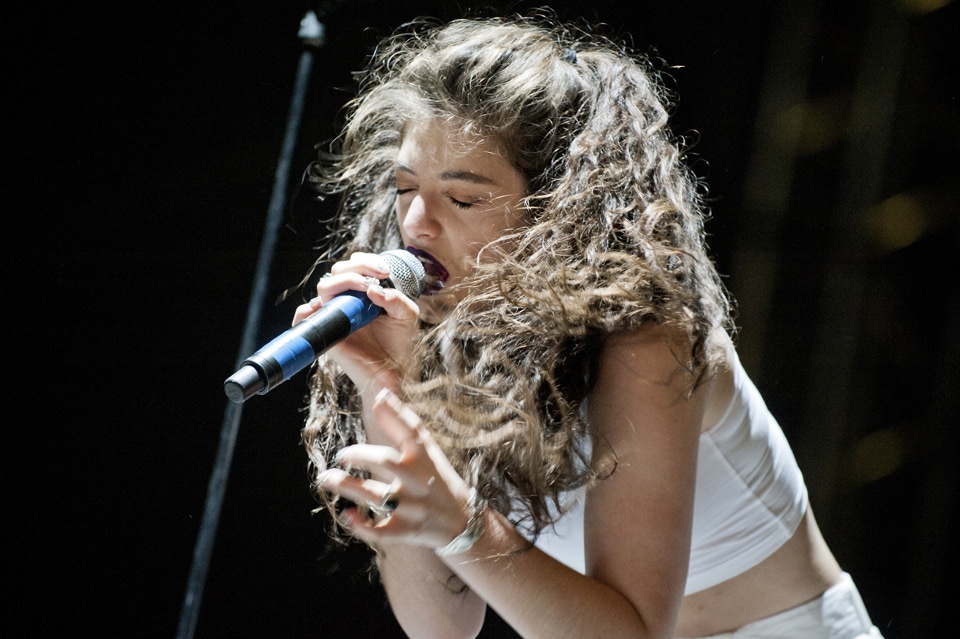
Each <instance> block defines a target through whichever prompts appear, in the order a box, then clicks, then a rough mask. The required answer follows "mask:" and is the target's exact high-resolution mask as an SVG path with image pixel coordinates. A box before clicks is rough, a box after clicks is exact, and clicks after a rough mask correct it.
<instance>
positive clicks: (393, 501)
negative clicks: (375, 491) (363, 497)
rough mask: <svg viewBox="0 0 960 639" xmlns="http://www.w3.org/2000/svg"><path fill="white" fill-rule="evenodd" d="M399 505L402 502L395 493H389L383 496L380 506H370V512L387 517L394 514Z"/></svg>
mask: <svg viewBox="0 0 960 639" xmlns="http://www.w3.org/2000/svg"><path fill="white" fill-rule="evenodd" d="M399 505H400V502H399V501H397V498H396V497H395V496H394V494H393V493H387V494H386V495H384V496H383V501H381V502H380V505H379V506H373V505H371V506H370V512H372V513H373V514H374V515H376V516H377V517H380V518H383V519H386V518H387V517H389V516H390V515H392V514H393V511H395V510H396V509H397V506H399Z"/></svg>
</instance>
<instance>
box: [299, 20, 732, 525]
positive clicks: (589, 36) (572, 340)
mask: <svg viewBox="0 0 960 639" xmlns="http://www.w3.org/2000/svg"><path fill="white" fill-rule="evenodd" d="M669 103H670V102H669V95H668V92H667V91H666V89H665V88H664V86H663V83H662V81H661V78H660V76H659V74H658V72H657V71H656V69H655V68H654V65H653V63H652V62H651V60H650V59H649V58H647V57H645V56H641V55H638V54H636V53H634V52H632V51H631V50H629V49H628V48H627V47H626V46H624V45H620V44H617V43H615V41H613V40H611V39H609V38H605V37H603V36H601V35H599V34H597V33H596V32H594V31H592V30H590V29H588V28H586V27H580V26H573V25H569V24H558V23H557V22H556V21H554V20H551V19H549V18H548V17H544V16H542V15H540V16H533V17H530V16H528V17H521V16H514V17H510V18H495V19H479V20H468V19H464V20H457V21H454V22H451V23H449V24H446V25H442V24H438V23H434V22H431V21H427V20H420V21H416V22H414V23H411V24H408V25H406V26H405V27H403V28H401V30H399V31H398V32H396V33H395V34H394V35H393V36H391V37H390V38H388V39H387V40H385V41H384V42H383V43H382V45H381V47H380V48H378V49H377V50H376V51H375V53H374V55H373V56H372V57H371V60H370V62H369V65H368V66H367V68H366V70H365V72H364V73H363V74H362V75H361V76H360V78H359V92H358V95H357V97H356V98H355V99H353V100H352V101H351V102H350V103H348V105H347V107H346V109H345V114H346V118H345V119H346V124H345V127H344V130H343V132H342V134H341V136H340V137H339V138H338V139H337V140H336V144H337V145H338V147H339V148H338V150H337V152H336V153H335V154H332V155H331V156H329V157H327V158H326V160H327V161H326V162H323V163H319V164H318V165H317V166H316V168H315V170H314V171H313V172H312V176H311V179H312V180H313V181H314V182H315V183H316V185H317V188H318V189H319V190H320V191H321V192H323V193H325V194H339V195H340V210H339V227H338V228H337V229H335V231H334V245H336V247H337V248H336V249H332V250H329V251H328V252H327V253H326V254H325V255H324V256H323V257H322V258H321V260H328V261H329V260H333V259H336V258H337V257H338V256H340V255H344V254H349V253H350V252H353V251H367V252H381V251H384V250H389V249H394V248H402V243H401V238H400V235H399V229H398V224H397V220H396V215H395V194H396V186H395V162H396V157H397V152H398V149H399V147H400V143H401V139H402V136H403V132H404V126H405V125H406V123H408V122H411V121H426V120H429V119H433V118H443V119H444V120H445V121H447V122H452V123H455V124H456V125H457V126H458V127H461V128H462V130H463V132H464V133H466V134H475V135H479V136H485V137H491V138H492V139H494V140H496V141H497V142H499V144H500V145H501V148H502V150H503V152H504V154H505V157H506V158H507V159H508V160H509V161H510V162H511V163H512V164H513V166H514V167H516V168H517V169H518V170H519V171H520V172H521V173H522V174H523V176H524V177H525V178H526V180H527V184H528V185H529V189H528V193H527V194H526V198H525V200H524V206H525V208H526V211H525V212H526V217H527V220H528V224H526V225H525V226H524V228H522V229H521V230H519V231H517V232H515V233H513V234H511V235H510V236H509V237H506V238H501V240H499V241H498V242H495V243H494V245H492V246H490V247H487V249H485V250H486V251H496V255H497V259H495V260H489V259H484V260H482V261H481V260H478V264H477V272H476V274H475V275H474V276H473V278H472V279H471V280H470V281H469V282H468V283H467V284H466V286H467V288H468V290H469V294H468V295H467V296H466V297H465V299H463V300H462V302H460V303H459V304H458V305H457V306H456V308H454V309H453V310H452V312H451V313H450V314H449V315H448V316H447V317H445V318H444V319H443V320H442V321H439V322H438V323H437V324H436V325H433V326H426V325H424V326H423V327H422V332H421V339H420V341H419V347H418V349H417V353H416V354H417V357H416V365H415V366H414V367H413V369H412V371H411V373H410V374H409V375H408V376H407V377H406V378H405V379H404V380H403V385H402V391H403V394H404V398H405V400H406V401H408V402H409V403H410V405H411V406H412V407H413V408H414V410H416V411H417V412H418V414H419V415H420V416H421V418H422V419H423V421H424V424H425V425H426V427H427V428H429V429H430V430H431V432H432V433H433V434H434V436H435V437H436V439H437V440H438V441H439V443H440V444H441V446H442V447H443V449H444V450H445V451H446V453H447V455H448V456H449V457H450V459H451V460H452V461H453V463H454V465H455V466H456V467H457V469H458V470H459V471H460V472H461V473H462V475H463V476H464V477H466V478H468V480H469V481H471V482H472V483H473V484H474V485H475V486H476V487H477V489H478V490H479V491H480V493H481V494H482V495H483V496H484V497H485V498H486V499H487V501H488V502H489V503H490V504H491V505H492V506H493V507H494V508H496V509H497V510H499V511H500V512H502V513H503V514H505V515H506V516H508V517H509V518H510V519H511V520H512V521H513V522H514V523H515V524H516V525H517V526H518V527H520V528H521V529H522V530H524V531H525V532H527V533H528V534H529V535H530V536H531V537H535V536H536V535H538V534H539V533H540V532H541V531H542V530H543V529H544V528H546V527H548V526H550V525H551V524H552V523H553V522H554V521H555V519H556V517H557V516H558V515H559V514H561V512H562V510H563V506H564V504H563V500H562V497H563V495H564V494H565V493H566V492H567V491H571V490H574V489H577V488H580V487H583V486H585V485H589V484H590V483H591V482H594V481H598V480H601V479H602V477H603V476H604V475H606V474H609V473H610V472H611V468H612V464H615V458H614V457H615V454H614V453H612V452H611V451H608V450H607V451H604V450H603V449H602V446H603V442H594V441H591V440H590V439H589V436H588V432H587V429H586V425H585V423H584V419H583V414H582V411H581V407H582V404H583V401H584V399H585V398H586V396H587V395H588V393H589V391H590V388H591V384H592V379H593V372H594V370H595V368H596V366H597V365H598V358H599V353H600V351H601V347H602V346H603V344H604V340H605V339H606V338H607V337H608V336H609V335H611V334H613V333H615V332H618V331H624V330H628V329H631V328H635V327H638V326H639V325H641V324H642V323H644V322H657V323H660V324H663V325H670V326H672V327H674V328H675V329H677V330H678V331H680V332H681V334H685V335H687V336H688V338H689V340H688V343H689V345H690V347H689V352H678V353H676V355H677V358H678V361H680V362H681V363H682V364H683V365H684V366H686V367H687V368H688V370H689V371H690V390H691V392H692V390H693V389H694V388H695V387H696V386H697V384H699V383H700V382H701V381H702V380H703V379H704V378H705V376H708V375H710V374H711V373H712V372H713V370H714V369H715V367H716V366H717V365H718V363H719V362H720V361H722V357H723V354H722V352H723V351H722V346H721V344H722V340H720V339H719V338H718V336H719V335H720V334H721V333H722V332H723V331H724V330H726V331H730V332H732V330H733V327H732V323H731V321H730V302H729V299H728V297H727V295H726V291H725V290H724V288H723V286H722V283H721V281H720V278H719V276H718V275H717V272H716V270H715V268H714V265H713V263H712V261H711V260H710V258H709V257H708V255H707V250H706V243H705V234H704V229H703V222H704V219H705V217H706V207H705V205H704V202H703V189H702V188H701V185H700V183H699V182H698V180H697V179H696V177H695V176H694V174H693V173H692V171H691V170H690V169H689V168H688V166H687V165H686V164H685V162H684V158H683V155H682V153H683V144H682V141H681V140H679V139H678V138H676V137H674V135H673V134H672V133H671V131H670V129H669V127H668V106H669ZM479 262H482V263H479ZM360 412H361V411H360V405H359V399H358V394H357V391H356V389H355V388H354V387H353V385H352V384H351V382H350V380H349V379H347V378H346V376H345V375H343V373H342V372H341V371H340V370H339V369H338V367H337V366H336V365H335V364H334V363H333V362H332V361H330V360H327V359H325V358H321V359H320V360H319V362H318V364H317V366H316V368H315V372H314V375H313V377H312V380H311V392H310V400H309V415H308V418H307V420H306V424H305V427H304V429H303V442H304V445H305V447H306V450H307V451H308V455H309V459H310V464H311V466H312V468H313V470H314V471H315V472H319V471H321V470H323V469H324V468H326V467H327V465H328V464H329V463H331V462H330V460H331V458H332V456H333V455H334V454H335V453H336V451H337V450H339V449H340V448H341V447H343V446H345V445H348V444H351V443H354V442H361V441H364V430H363V425H362V421H361V417H360ZM317 492H318V495H320V497H321V499H323V500H324V501H325V502H326V504H327V506H329V507H330V508H331V510H335V508H336V504H335V503H333V502H332V501H331V498H330V497H329V496H327V495H325V493H324V491H322V490H318V491H317Z"/></svg>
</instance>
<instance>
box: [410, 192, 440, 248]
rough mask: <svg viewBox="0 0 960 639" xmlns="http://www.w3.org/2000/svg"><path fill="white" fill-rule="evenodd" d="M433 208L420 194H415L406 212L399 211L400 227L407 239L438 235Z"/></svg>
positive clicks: (438, 230) (437, 222)
mask: <svg viewBox="0 0 960 639" xmlns="http://www.w3.org/2000/svg"><path fill="white" fill-rule="evenodd" d="M433 210H434V207H433V206H432V205H431V204H430V203H429V202H428V201H427V199H426V198H424V196H423V195H422V194H421V193H418V194H416V195H415V196H414V197H413V199H412V200H410V203H409V205H408V206H407V207H406V210H405V211H404V210H402V207H401V211H400V217H401V219H400V226H402V227H403V230H404V231H405V233H406V235H407V236H408V237H411V238H414V237H419V238H433V237H436V236H437V235H439V233H440V223H439V220H438V219H437V218H436V216H435V215H434V214H433Z"/></svg>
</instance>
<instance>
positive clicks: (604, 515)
mask: <svg viewBox="0 0 960 639" xmlns="http://www.w3.org/2000/svg"><path fill="white" fill-rule="evenodd" d="M685 345H686V342H685V340H684V339H683V338H682V337H678V336H676V335H671V333H670V332H669V331H668V330H667V329H664V328H663V327H660V326H656V325H649V326H645V327H643V328H641V329H639V330H637V331H634V332H632V333H630V334H629V335H625V336H618V337H615V338H613V339H612V340H611V341H610V342H609V343H608V344H607V345H605V347H604V351H603V355H602V358H601V364H600V370H599V374H598V377H597V381H596V384H595V386H594V388H593V390H592V391H591V394H590V397H589V399H588V402H587V417H588V421H589V424H590V429H591V433H592V434H593V435H594V455H595V457H596V456H599V455H613V456H614V459H615V462H616V467H615V469H614V470H613V472H612V474H611V475H610V476H609V477H606V478H605V479H603V480H601V481H600V482H599V483H598V484H597V485H596V486H595V487H593V488H592V489H591V490H590V492H589V494H588V496H587V500H586V513H585V514H586V517H585V526H584V534H585V544H586V549H585V550H586V569H587V573H588V574H589V575H590V576H592V577H594V578H596V579H598V580H599V581H602V582H604V583H606V584H607V585H609V586H611V587H613V588H614V589H616V590H617V591H618V592H620V593H622V594H623V595H624V596H625V597H626V598H627V599H629V600H630V602H631V603H632V604H633V606H634V607H635V608H636V610H637V612H638V614H639V615H640V616H641V618H642V619H643V621H644V623H646V624H647V625H648V626H652V627H655V628H665V627H672V625H673V624H674V623H675V618H676V614H677V612H678V610H679V604H680V600H681V598H682V596H683V590H684V585H685V582H686V574H687V566H688V563H689V555H690V535H691V525H692V520H693V497H694V486H695V482H696V462H697V450H698V445H699V437H700V429H701V424H702V422H703V411H704V404H705V402H704V400H703V396H704V395H705V394H706V391H705V390H703V387H701V388H699V389H698V390H697V391H696V392H694V393H693V394H691V393H690V389H691V388H692V382H693V377H692V374H691V372H690V371H689V370H688V369H686V368H685V367H684V366H683V365H682V363H681V362H682V361H683V357H682V354H683V353H685V352H689V350H688V347H686V346H685ZM685 348H686V349H687V350H684V349H685ZM678 354H679V355H680V356H679V357H678Z"/></svg>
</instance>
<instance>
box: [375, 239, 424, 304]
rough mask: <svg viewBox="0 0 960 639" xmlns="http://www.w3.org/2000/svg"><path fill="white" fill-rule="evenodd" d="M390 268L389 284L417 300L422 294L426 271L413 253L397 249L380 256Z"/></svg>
mask: <svg viewBox="0 0 960 639" xmlns="http://www.w3.org/2000/svg"><path fill="white" fill-rule="evenodd" d="M380 257H382V258H383V259H384V261H385V262H386V263H387V266H389V267H390V283H391V284H392V285H393V287H394V288H395V289H397V290H398V291H402V292H403V294H404V295H406V296H407V297H409V298H411V299H417V298H418V297H420V294H421V293H423V280H424V279H425V278H426V276H427V274H426V271H424V269H423V264H421V263H420V260H418V259H417V258H416V257H414V256H413V253H411V252H410V251H404V250H403V249H397V250H394V251H386V252H384V253H381V254H380Z"/></svg>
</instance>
